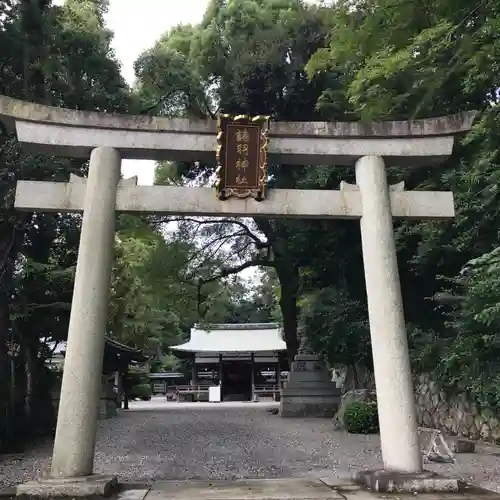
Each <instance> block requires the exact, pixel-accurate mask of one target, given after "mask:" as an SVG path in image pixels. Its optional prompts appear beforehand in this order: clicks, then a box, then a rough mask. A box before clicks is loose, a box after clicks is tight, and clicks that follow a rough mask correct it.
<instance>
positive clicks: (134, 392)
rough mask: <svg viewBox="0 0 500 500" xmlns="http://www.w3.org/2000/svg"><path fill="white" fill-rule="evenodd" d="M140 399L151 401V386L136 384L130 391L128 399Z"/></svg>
mask: <svg viewBox="0 0 500 500" xmlns="http://www.w3.org/2000/svg"><path fill="white" fill-rule="evenodd" d="M135 398H138V399H142V400H143V401H148V400H149V399H151V386H150V385H149V384H136V385H133V386H132V388H131V390H130V399H135Z"/></svg>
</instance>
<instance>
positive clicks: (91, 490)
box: [16, 474, 118, 498]
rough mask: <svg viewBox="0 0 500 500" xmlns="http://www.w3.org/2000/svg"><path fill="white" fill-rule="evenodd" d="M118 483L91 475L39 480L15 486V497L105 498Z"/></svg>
mask: <svg viewBox="0 0 500 500" xmlns="http://www.w3.org/2000/svg"><path fill="white" fill-rule="evenodd" d="M117 485H118V481H117V479H116V477H113V476H100V475H94V474H93V475H91V476H84V477H68V478H64V477H63V478H40V479H37V480H36V481H28V482H27V483H23V484H20V485H18V486H17V489H16V496H17V497H37V498H53V497H70V498H74V497H79V498H81V497H95V496H101V497H107V496H110V495H111V494H112V493H113V492H114V491H115V489H116V487H117Z"/></svg>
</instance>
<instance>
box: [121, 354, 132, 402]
mask: <svg viewBox="0 0 500 500" xmlns="http://www.w3.org/2000/svg"><path fill="white" fill-rule="evenodd" d="M122 377H123V409H124V410H128V409H129V407H128V393H129V390H130V389H129V386H130V381H129V380H128V364H126V365H125V366H124V368H123V375H122Z"/></svg>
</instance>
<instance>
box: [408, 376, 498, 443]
mask: <svg viewBox="0 0 500 500" xmlns="http://www.w3.org/2000/svg"><path fill="white" fill-rule="evenodd" d="M415 396H416V401H417V418H418V421H419V425H420V426H422V427H433V428H436V429H440V430H442V431H443V432H445V433H447V434H451V435H458V436H464V437H468V438H470V439H483V440H485V441H491V442H496V443H497V444H500V414H498V413H497V414H495V412H493V411H491V410H488V409H480V408H478V406H477V405H476V404H475V403H473V402H471V401H470V400H468V399H467V398H466V397H465V396H463V395H461V396H456V397H449V396H448V395H447V394H445V393H444V392H443V391H442V390H441V389H440V387H439V386H438V384H436V382H434V381H432V379H431V378H430V377H429V376H427V375H421V376H420V377H419V378H418V379H417V381H416V387H415Z"/></svg>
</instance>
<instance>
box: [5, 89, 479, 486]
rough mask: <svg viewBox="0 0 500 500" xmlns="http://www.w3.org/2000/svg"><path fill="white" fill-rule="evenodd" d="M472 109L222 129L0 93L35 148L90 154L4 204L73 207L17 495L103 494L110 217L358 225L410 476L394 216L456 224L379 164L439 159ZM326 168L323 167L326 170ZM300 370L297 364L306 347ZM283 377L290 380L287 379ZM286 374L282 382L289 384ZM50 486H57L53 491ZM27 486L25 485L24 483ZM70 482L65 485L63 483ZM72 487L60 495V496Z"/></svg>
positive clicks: (385, 447)
mask: <svg viewBox="0 0 500 500" xmlns="http://www.w3.org/2000/svg"><path fill="white" fill-rule="evenodd" d="M474 116H475V113H473V112H469V113H463V114H459V115H455V116H450V117H442V118H432V119H426V120H416V121H400V122H395V121H392V122H380V123H333V122H295V123H292V122H276V123H273V124H272V126H271V128H269V120H268V119H267V117H248V116H243V115H240V116H234V117H231V116H228V115H221V117H220V122H219V123H216V122H215V121H196V120H188V119H166V118H160V117H150V116H122V115H115V114H100V113H90V112H83V111H76V110H69V109H59V108H52V107H47V106H41V105H38V104H33V103H28V102H23V101H18V100H15V99H11V98H8V97H2V96H0V120H1V121H2V122H3V123H4V125H5V126H6V127H7V128H8V129H10V130H11V131H15V133H16V134H17V138H18V140H19V142H20V143H21V144H22V145H23V146H24V147H25V148H27V149H28V150H29V151H33V152H36V153H39V154H50V155H54V156H57V155H60V156H69V157H78V158H85V159H87V158H90V165H89V173H88V179H80V178H78V177H72V178H71V179H69V182H34V181H20V182H18V184H17V191H16V201H15V206H16V208H17V209H19V210H26V211H57V212H83V221H82V230H81V238H80V248H79V254H78V263H77V269H76V276H75V285H74V294H73V302H72V309H71V317H70V325H69V332H68V344H67V354H66V360H65V367H64V374H63V382H62V389H61V401H60V407H59V415H58V421H57V430H56V436H55V443H54V452H53V460H52V466H51V471H50V478H49V479H46V480H44V481H42V482H38V483H36V484H35V486H33V485H30V484H26V485H21V486H20V487H19V489H18V493H20V492H22V493H30V492H33V491H38V492H40V491H41V490H40V489H41V488H42V489H43V488H45V487H47V488H49V486H47V485H50V488H52V490H51V491H54V484H56V483H57V481H56V480H58V479H60V478H62V479H61V480H60V482H58V483H57V488H58V490H57V491H58V492H59V493H61V494H62V493H63V492H65V493H66V494H71V495H72V496H74V495H77V494H80V493H77V492H76V490H78V491H82V488H81V487H80V489H78V488H76V487H75V484H79V485H81V484H83V483H82V478H84V479H85V483H84V484H85V488H84V489H85V491H86V492H87V494H89V490H90V489H92V488H94V490H92V491H93V492H94V493H95V494H101V493H102V492H103V491H104V489H105V488H107V487H109V484H110V481H111V482H112V479H110V478H93V479H92V478H91V477H89V476H91V475H92V471H93V461H94V448H95V441H96V429H97V405H98V399H99V391H100V372H101V367H102V358H103V351H104V335H105V328H106V323H107V307H108V294H109V283H110V275H111V268H112V262H113V241H114V232H115V225H114V224H115V215H116V212H126V213H138V214H141V213H142V214H146V213H147V214H152V213H157V214H164V215H168V214H178V215H182V214H190V215H199V216H238V217H270V218H278V217H295V218H327V219H332V218H342V219H357V220H359V221H360V227H361V240H362V241H361V243H362V249H363V260H364V263H363V264H364V271H365V280H366V290H367V297H368V313H369V322H370V335H371V339H372V352H373V362H374V372H375V382H376V386H377V402H378V411H379V421H380V436H381V447H382V456H383V463H384V470H385V471H388V472H391V473H394V472H396V473H403V474H406V473H415V474H418V473H420V472H421V471H422V458H421V454H420V446H419V441H418V433H417V421H416V414H415V405H414V397H413V387H412V378H411V371H410V363H409V354H408V344H407V337H406V329H405V321H404V315H403V304H402V298H401V287H400V284H399V275H398V268H397V260H396V248H395V242H394V234H393V225H392V220H393V218H408V219H433V218H437V219H439V218H451V217H453V216H454V213H455V211H454V202H453V194H452V193H451V192H434V191H431V192H427V191H405V189H404V184H403V183H400V184H397V185H394V186H389V185H388V182H387V176H386V170H385V169H386V166H387V165H396V166H401V167H412V168H414V167H417V166H419V165H425V166H429V165H432V164H437V163H439V162H441V161H443V160H444V159H446V158H447V157H448V156H449V155H450V154H451V153H452V150H453V144H454V136H455V135H456V134H460V133H463V132H465V131H467V130H469V129H470V127H471V125H472V122H473V119H474ZM126 158H131V159H153V160H173V161H197V160H198V161H204V162H207V163H209V164H210V163H211V164H217V165H218V167H217V174H218V180H217V185H216V189H215V192H214V190H213V189H210V188H192V187H172V186H153V187H144V186H137V181H136V180H134V179H126V180H120V166H121V160H122V159H126ZM268 161H269V162H271V163H273V164H286V165H327V166H351V167H354V168H355V171H356V184H355V185H351V184H347V183H342V184H341V186H340V190H337V191H333V190H301V189H273V190H269V192H268V190H267V175H268V173H267V165H268ZM332 168H333V167H332ZM303 356H305V360H304V362H307V356H308V355H307V353H305V354H303ZM291 373H292V372H291ZM289 380H291V378H290V379H289ZM54 481H56V483H54ZM30 488H31V489H30ZM75 488H76V489H75ZM68 492H71V493H68Z"/></svg>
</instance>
